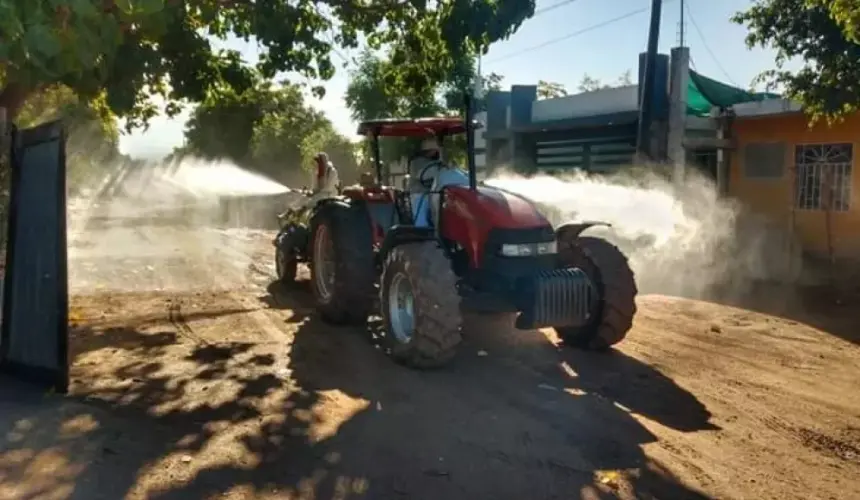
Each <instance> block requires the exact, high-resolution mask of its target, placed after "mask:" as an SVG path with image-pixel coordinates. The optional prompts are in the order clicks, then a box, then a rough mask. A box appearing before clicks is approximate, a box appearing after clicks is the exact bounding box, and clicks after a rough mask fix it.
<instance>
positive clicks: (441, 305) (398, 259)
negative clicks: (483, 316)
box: [379, 241, 463, 368]
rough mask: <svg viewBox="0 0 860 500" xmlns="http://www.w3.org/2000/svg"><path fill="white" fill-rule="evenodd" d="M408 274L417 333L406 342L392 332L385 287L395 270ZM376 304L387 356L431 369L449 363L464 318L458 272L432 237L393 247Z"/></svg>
mask: <svg viewBox="0 0 860 500" xmlns="http://www.w3.org/2000/svg"><path fill="white" fill-rule="evenodd" d="M397 272H403V273H404V274H406V276H407V277H408V279H409V280H410V284H411V285H412V291H413V294H414V307H415V315H416V317H415V333H414V334H413V337H412V339H411V340H410V342H409V343H408V344H403V343H400V342H399V341H397V339H395V338H394V336H393V335H391V334H390V333H388V332H390V325H391V323H390V319H389V318H388V314H389V311H388V307H387V305H388V287H389V283H390V281H391V279H392V278H393V276H394V273H397ZM381 283H382V286H380V290H379V292H380V305H381V308H380V309H381V310H382V317H383V321H384V323H385V331H386V333H385V338H386V343H387V346H388V350H389V355H391V357H392V358H394V359H395V360H396V361H398V362H400V363H402V364H404V365H407V366H410V367H413V368H435V367H439V366H442V365H445V364H447V363H448V362H450V361H451V360H452V359H453V358H454V356H455V355H456V353H457V348H458V347H459V345H460V343H461V342H462V340H463V336H462V332H461V330H462V325H463V318H462V314H461V312H460V296H459V294H458V293H457V288H456V287H457V277H456V276H455V275H454V272H453V270H452V269H451V263H450V262H449V260H448V258H447V257H446V256H445V254H444V252H443V251H442V249H441V248H439V246H438V244H437V243H436V242H435V241H426V242H416V243H406V244H403V245H400V246H398V247H396V248H394V249H393V250H392V251H391V253H389V254H388V257H387V259H386V262H385V267H384V269H383V271H382V280H381Z"/></svg>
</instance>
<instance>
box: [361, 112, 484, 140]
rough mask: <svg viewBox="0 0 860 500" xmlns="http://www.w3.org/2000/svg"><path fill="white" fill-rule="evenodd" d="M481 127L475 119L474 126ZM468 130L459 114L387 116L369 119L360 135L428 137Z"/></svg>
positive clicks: (461, 132)
mask: <svg viewBox="0 0 860 500" xmlns="http://www.w3.org/2000/svg"><path fill="white" fill-rule="evenodd" d="M480 127H481V124H480V123H479V122H476V121H473V122H472V128H473V130H474V129H478V128H480ZM465 132H466V122H465V121H464V120H463V119H462V118H460V117H458V116H443V117H438V118H385V119H381V120H368V121H366V122H361V124H359V126H358V134H359V135H369V134H371V135H376V136H377V137H426V136H429V135H443V136H445V135H457V134H464V133H465Z"/></svg>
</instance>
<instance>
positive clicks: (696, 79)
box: [687, 70, 780, 116]
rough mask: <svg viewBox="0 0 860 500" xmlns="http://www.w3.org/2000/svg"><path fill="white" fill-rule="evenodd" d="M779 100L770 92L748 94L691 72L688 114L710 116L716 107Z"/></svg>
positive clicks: (688, 90)
mask: <svg viewBox="0 0 860 500" xmlns="http://www.w3.org/2000/svg"><path fill="white" fill-rule="evenodd" d="M779 98H780V96H779V94H772V93H769V92H747V91H746V90H743V89H739V88H737V87H732V86H731V85H726V84H725V83H722V82H718V81H716V80H712V79H710V78H708V77H706V76H702V75H700V74H699V73H696V72H695V71H693V70H690V80H689V83H688V84H687V114H688V115H693V116H708V115H710V114H711V108H713V107H714V106H717V107H720V108H728V107H730V106H732V105H734V104H740V103H742V102H754V101H764V100H766V99H779Z"/></svg>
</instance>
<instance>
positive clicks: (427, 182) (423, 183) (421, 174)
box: [418, 160, 445, 189]
mask: <svg viewBox="0 0 860 500" xmlns="http://www.w3.org/2000/svg"><path fill="white" fill-rule="evenodd" d="M444 166H445V164H444V163H442V161H440V160H434V161H432V162H430V163H428V164H427V165H425V166H424V168H422V169H421V172H419V173H418V182H419V183H420V184H421V186H422V187H424V188H425V189H430V188H432V187H433V179H425V178H424V174H425V173H427V170H428V169H429V168H430V167H444Z"/></svg>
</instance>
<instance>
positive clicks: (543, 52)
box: [120, 0, 774, 158]
mask: <svg viewBox="0 0 860 500" xmlns="http://www.w3.org/2000/svg"><path fill="white" fill-rule="evenodd" d="M686 2H687V3H686V23H685V26H686V35H685V44H686V45H687V46H688V47H690V54H691V58H692V62H693V64H692V66H693V67H694V68H695V69H696V70H697V71H699V72H700V73H702V74H704V75H707V76H709V77H711V78H714V79H717V80H720V81H724V82H726V83H730V84H735V85H739V86H742V87H748V86H749V85H750V83H751V81H752V80H753V78H754V77H755V76H756V75H757V74H758V73H759V72H761V71H763V70H766V69H770V68H772V67H773V65H774V54H773V52H771V51H768V50H758V49H757V50H753V51H749V50H747V48H746V46H745V44H744V36H745V31H744V29H743V27H741V26H737V25H734V24H733V23H731V22H730V21H729V18H730V17H731V16H732V14H734V13H735V12H737V11H739V10H743V9H745V8H746V7H747V6H749V5H750V4H752V3H753V2H752V1H751V0H719V1H715V0H686ZM650 3H651V2H650V0H538V1H537V10H538V11H539V10H540V9H543V8H547V7H552V6H553V5H556V4H564V5H561V6H559V7H557V8H552V9H550V10H547V11H546V12H545V13H542V14H541V13H539V14H538V15H536V16H535V17H534V18H532V19H530V20H528V21H526V22H525V24H524V25H523V26H522V27H521V28H520V30H519V31H517V33H515V34H514V35H513V36H512V37H511V38H510V39H508V40H506V41H503V42H498V43H496V44H494V45H493V46H492V47H491V48H490V51H489V53H488V54H487V55H486V56H485V57H484V58H483V70H484V71H485V72H494V73H499V74H501V75H503V76H504V77H505V80H504V85H512V84H534V83H536V82H537V80H547V81H552V82H558V83H561V84H563V85H565V86H566V87H567V88H568V89H569V90H570V91H574V90H575V89H576V86H577V84H578V83H579V81H580V79H581V78H582V76H583V75H584V74H588V75H590V76H592V77H594V78H597V79H600V80H604V81H607V82H611V81H613V80H615V79H616V78H618V76H620V75H621V74H622V73H624V72H625V71H627V70H632V74H633V76H634V80H635V75H636V66H637V57H638V56H637V54H639V52H642V51H644V50H645V45H646V42H647V36H648V17H649V12H648V7H649V6H650ZM680 7H681V0H664V5H663V16H662V23H661V32H660V51H661V52H665V53H668V51H669V49H670V48H671V47H674V46H676V45H677V44H678V33H679V20H680V17H681V16H680ZM637 10H643V11H642V12H640V13H638V14H635V15H631V16H630V17H627V18H625V19H622V20H618V21H616V22H610V21H611V20H613V19H616V18H619V17H622V16H625V15H627V14H630V13H632V12H634V11H637ZM603 23H607V24H605V25H603V26H599V27H595V26H596V25H601V24H603ZM590 27H594V29H591V30H588V31H586V32H584V33H582V34H578V35H572V34H574V33H576V32H578V31H582V30H585V29H587V28H590ZM697 28H698V29H697ZM566 35H572V36H570V37H569V38H566V39H562V40H559V41H554V40H556V39H561V38H563V37H566ZM550 42H552V43H550ZM541 45H543V46H542V47H539V48H535V47H537V46H541ZM224 46H225V47H230V48H234V49H238V50H240V51H242V52H243V54H244V55H245V58H246V60H254V59H255V58H256V53H257V49H256V47H255V46H254V45H252V44H246V43H244V42H242V41H237V40H231V41H228V42H226V43H224ZM339 52H340V53H341V55H343V56H346V57H350V56H351V55H352V54H350V53H348V52H346V51H339ZM333 59H334V60H335V62H337V63H341V62H342V61H341V60H340V56H339V55H337V54H335V55H334V56H333ZM347 81H348V74H347V70H346V69H342V68H340V64H338V73H337V74H336V75H335V76H334V78H332V79H331V80H330V81H328V82H327V83H326V84H325V86H326V97H325V98H324V99H323V100H321V101H320V100H313V101H312V102H313V104H314V105H315V106H316V107H317V108H319V109H321V110H323V111H324V112H325V113H326V114H327V115H328V117H329V119H331V120H332V122H333V123H334V124H335V126H336V127H337V129H338V130H339V131H340V132H341V133H343V134H346V135H348V136H350V137H352V136H353V135H354V133H355V124H354V123H353V122H352V120H351V119H350V117H349V110H347V109H346V106H345V105H344V103H343V94H344V91H345V89H346V85H347ZM186 118H187V113H185V114H183V115H180V116H177V117H175V118H173V119H167V118H166V117H159V118H156V119H155V120H153V121H152V124H151V127H150V128H149V130H147V131H145V132H144V131H136V132H134V133H132V134H130V135H124V136H122V137H121V139H120V149H121V150H122V151H123V152H124V153H127V154H130V155H132V156H135V157H143V158H159V157H162V156H164V155H166V154H168V153H170V151H171V150H172V149H173V148H174V147H175V146H178V145H180V144H181V143H182V132H183V128H184V122H185V119H186Z"/></svg>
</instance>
